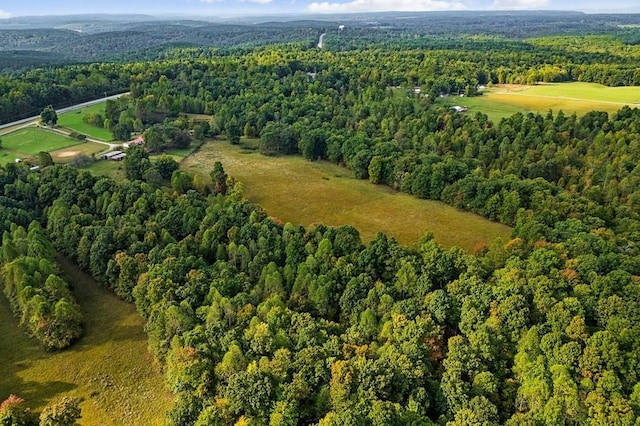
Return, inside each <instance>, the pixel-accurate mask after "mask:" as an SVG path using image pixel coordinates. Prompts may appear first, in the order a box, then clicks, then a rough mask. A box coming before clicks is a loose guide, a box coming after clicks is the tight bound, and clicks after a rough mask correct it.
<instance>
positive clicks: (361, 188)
mask: <svg viewBox="0 0 640 426" xmlns="http://www.w3.org/2000/svg"><path fill="white" fill-rule="evenodd" d="M215 161H221V162H222V164H223V166H224V168H225V171H226V172H227V174H228V175H230V176H233V177H234V178H236V179H238V180H239V181H240V182H242V184H243V185H244V194H245V196H246V197H247V198H248V199H249V200H250V201H252V202H254V203H257V204H260V205H261V206H263V207H264V208H265V209H266V210H267V212H268V213H269V215H271V216H273V217H277V218H279V219H280V220H282V221H283V222H291V223H295V224H301V225H305V226H307V225H310V224H313V223H323V224H325V225H333V226H338V225H343V224H350V225H353V226H355V227H356V228H357V229H358V230H359V231H360V234H361V236H362V239H363V240H364V241H369V240H371V239H372V238H373V237H374V236H375V234H376V232H378V231H383V232H385V233H386V234H387V235H389V236H392V237H395V238H396V239H397V240H398V241H399V242H400V243H402V244H407V245H412V244H415V243H416V242H417V241H418V240H419V239H420V238H421V237H422V236H423V235H424V234H425V233H427V232H429V231H431V232H433V234H434V236H435V238H436V240H437V241H438V242H440V243H441V244H443V245H444V246H445V247H451V246H454V245H455V246H459V247H461V248H463V249H465V250H471V249H473V247H474V246H475V244H476V243H477V242H479V241H484V242H487V243H489V242H491V241H493V239H494V238H496V237H501V238H503V239H505V240H507V239H509V237H510V235H511V228H509V227H507V226H505V225H502V224H499V223H495V222H491V221H489V220H487V219H484V218H483V217H481V216H478V215H475V214H472V213H468V212H464V211H461V210H458V209H455V208H453V207H451V206H449V205H447V204H444V203H441V202H438V201H431V200H421V199H418V198H415V197H413V196H411V195H408V194H403V193H400V192H396V191H394V190H392V189H390V188H388V187H385V186H380V185H372V184H371V183H369V182H368V181H366V180H359V179H355V178H353V177H352V174H351V172H350V171H349V170H347V169H345V168H343V167H340V166H338V165H335V164H331V163H329V162H324V161H322V162H310V161H307V160H305V159H303V158H302V157H299V156H287V157H265V156H263V155H262V154H260V153H258V152H256V151H250V150H246V149H242V148H240V147H237V146H233V145H230V144H229V143H227V142H221V141H217V142H210V143H206V144H204V145H203V146H202V148H201V149H200V150H199V151H198V152H196V153H194V154H193V155H191V156H190V157H188V158H186V159H185V160H184V161H183V162H182V164H181V166H182V168H183V169H186V170H189V171H192V172H196V173H202V174H205V175H208V173H209V171H210V170H211V169H212V168H213V164H214V162H215Z"/></svg>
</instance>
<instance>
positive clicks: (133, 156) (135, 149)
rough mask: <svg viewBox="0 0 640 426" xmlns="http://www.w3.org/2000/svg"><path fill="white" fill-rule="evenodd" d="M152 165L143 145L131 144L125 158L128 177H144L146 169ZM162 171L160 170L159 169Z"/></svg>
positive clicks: (133, 178)
mask: <svg viewBox="0 0 640 426" xmlns="http://www.w3.org/2000/svg"><path fill="white" fill-rule="evenodd" d="M150 167H151V161H150V160H149V154H147V151H146V150H145V149H144V147H142V146H131V147H129V149H127V156H126V157H125V158H124V170H125V172H126V175H127V179H131V180H136V179H142V175H143V173H144V172H145V170H147V169H149V168H150ZM158 171H160V170H158Z"/></svg>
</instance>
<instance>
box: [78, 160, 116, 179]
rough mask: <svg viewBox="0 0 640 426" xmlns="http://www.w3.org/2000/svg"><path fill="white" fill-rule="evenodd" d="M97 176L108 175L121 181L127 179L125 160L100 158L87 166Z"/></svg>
mask: <svg viewBox="0 0 640 426" xmlns="http://www.w3.org/2000/svg"><path fill="white" fill-rule="evenodd" d="M83 169H84V170H88V171H89V172H91V173H92V174H93V175H95V176H108V177H110V178H112V179H115V180H118V181H121V180H124V179H125V176H126V175H125V171H124V161H107V160H98V161H95V162H93V163H91V164H89V165H87V166H85V167H83Z"/></svg>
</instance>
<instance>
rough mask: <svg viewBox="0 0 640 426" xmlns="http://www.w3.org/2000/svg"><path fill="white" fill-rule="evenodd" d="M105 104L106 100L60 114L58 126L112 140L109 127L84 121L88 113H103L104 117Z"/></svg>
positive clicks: (92, 136)
mask: <svg viewBox="0 0 640 426" xmlns="http://www.w3.org/2000/svg"><path fill="white" fill-rule="evenodd" d="M105 105H106V103H105V102H101V103H99V104H95V105H91V106H88V107H84V108H82V109H77V110H73V111H69V112H65V113H64V114H60V117H58V126H60V127H65V128H67V129H69V130H75V131H76V132H78V133H82V134H83V135H87V136H89V137H91V138H95V139H100V140H104V141H110V140H112V139H113V135H111V132H110V131H109V129H105V128H104V127H97V126H93V125H91V124H88V123H85V121H84V116H85V115H87V114H101V115H102V117H103V118H104V108H105Z"/></svg>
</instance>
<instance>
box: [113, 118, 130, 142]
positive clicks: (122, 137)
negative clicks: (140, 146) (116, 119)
mask: <svg viewBox="0 0 640 426" xmlns="http://www.w3.org/2000/svg"><path fill="white" fill-rule="evenodd" d="M132 131H133V125H132V124H131V122H130V121H125V122H120V123H118V124H116V125H115V126H113V131H112V132H111V133H113V138H114V139H116V140H119V141H128V140H129V139H130V138H131V132H132Z"/></svg>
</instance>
